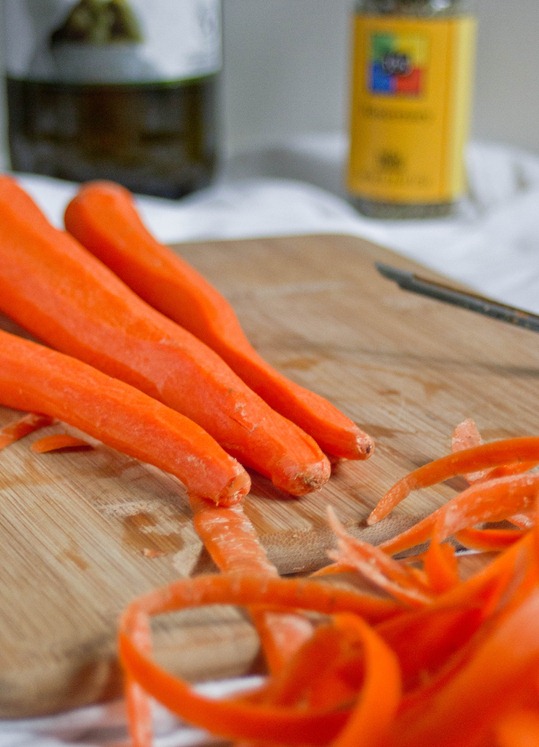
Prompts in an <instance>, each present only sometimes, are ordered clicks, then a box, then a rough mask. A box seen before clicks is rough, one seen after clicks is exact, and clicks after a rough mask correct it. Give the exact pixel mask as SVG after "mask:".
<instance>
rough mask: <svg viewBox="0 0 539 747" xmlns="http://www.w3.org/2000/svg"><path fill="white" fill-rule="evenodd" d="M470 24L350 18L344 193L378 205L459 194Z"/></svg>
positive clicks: (449, 198) (448, 20)
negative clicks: (350, 64)
mask: <svg viewBox="0 0 539 747" xmlns="http://www.w3.org/2000/svg"><path fill="white" fill-rule="evenodd" d="M474 41H475V22H474V19H473V18H471V17H469V16H457V17H452V18H443V19H433V18H431V19H411V18H402V17H400V16H383V17H379V16H356V17H355V20H354V55H353V71H352V97H351V112H350V117H351V123H350V155H349V164H348V188H349V190H350V192H351V193H352V194H355V195H360V196H362V197H365V198H367V199H372V200H375V201H380V202H395V203H397V202H398V203H410V204H411V203H415V204H418V203H425V204H436V203H444V202H452V201H454V200H455V199H456V198H458V197H459V196H460V195H461V194H462V193H463V192H464V189H465V176H464V147H465V144H466V140H467V137H468V124H469V115H470V111H469V110H470V101H471V81H472V69H473V57H474Z"/></svg>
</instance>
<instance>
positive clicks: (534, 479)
mask: <svg viewBox="0 0 539 747" xmlns="http://www.w3.org/2000/svg"><path fill="white" fill-rule="evenodd" d="M538 491H539V475H538V474H531V473H530V474H525V475H508V476H505V477H499V478H496V479H493V480H489V481H488V482H485V483H474V484H472V485H471V486H470V487H468V488H466V490H464V491H462V492H461V493H457V494H456V495H455V496H454V497H453V498H451V499H450V500H449V501H448V502H447V503H445V504H444V505H443V506H441V507H440V508H438V509H436V511H434V512H433V513H432V514H430V515H429V516H427V517H426V518H425V519H422V520H421V521H419V522H418V523H417V524H416V525H415V526H412V527H411V528H410V529H405V530H404V531H403V532H401V533H400V534H398V535H397V536H396V537H393V538H391V539H389V540H386V541H385V542H382V543H381V547H382V548H383V549H384V550H385V551H386V552H389V553H392V554H394V553H397V552H402V551H403V550H407V549H409V548H411V547H414V546H416V545H419V544H420V543H422V542H426V541H427V540H428V539H429V538H430V537H431V536H433V535H434V536H435V537H437V539H438V540H439V541H442V540H443V539H447V538H448V537H450V536H452V535H455V534H456V533H457V532H460V530H463V529H466V528H468V527H473V526H475V525H476V524H480V523H482V522H487V521H489V522H498V521H503V520H504V519H508V518H509V517H510V516H512V515H513V514H516V513H518V512H519V511H523V510H524V511H525V510H526V509H528V508H529V507H530V506H533V505H534V501H535V498H536V495H537V494H538Z"/></svg>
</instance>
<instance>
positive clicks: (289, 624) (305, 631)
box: [191, 496, 312, 672]
mask: <svg viewBox="0 0 539 747" xmlns="http://www.w3.org/2000/svg"><path fill="white" fill-rule="evenodd" d="M191 508H192V509H193V524H194V527H195V530H196V532H197V534H198V536H199V537H200V538H201V540H202V542H203V544H204V547H205V548H206V550H207V551H208V553H209V554H210V556H211V558H212V559H213V561H214V562H215V564H216V565H217V567H218V568H219V570H221V571H223V572H225V573H253V574H257V575H258V574H263V575H268V576H273V577H276V576H278V571H277V568H276V567H275V566H274V565H273V563H271V561H270V559H269V558H268V556H267V553H266V550H265V549H264V547H263V545H262V543H261V542H260V538H259V537H258V534H257V532H256V530H255V528H254V526H253V524H252V523H251V521H250V520H249V518H248V517H247V516H246V514H245V511H244V509H243V505H241V504H236V505H234V506H229V507H226V508H225V507H221V506H219V507H217V506H215V505H213V504H210V503H209V502H208V501H207V500H204V499H201V498H198V497H195V496H192V497H191ZM251 615H252V618H253V621H254V623H255V626H256V628H257V631H258V634H259V637H260V642H261V645H262V649H263V651H264V655H265V659H266V662H267V665H268V668H269V670H270V671H272V672H275V671H278V670H279V669H281V668H282V667H283V665H284V663H285V662H286V661H287V660H288V659H289V658H290V656H292V655H293V653H294V652H295V651H296V649H297V648H298V647H299V646H300V645H301V644H302V643H303V642H304V641H305V640H306V639H307V638H308V637H309V636H310V635H311V634H312V625H311V623H310V622H309V620H307V619H306V618H305V617H303V616H301V615H297V614H294V613H281V612H274V611H269V610H253V611H252V612H251Z"/></svg>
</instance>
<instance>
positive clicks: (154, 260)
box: [65, 182, 373, 459]
mask: <svg viewBox="0 0 539 747" xmlns="http://www.w3.org/2000/svg"><path fill="white" fill-rule="evenodd" d="M65 225H66V228H67V230H68V231H69V232H70V233H71V234H72V235H73V236H75V237H76V238H77V239H78V240H79V241H80V242H81V243H82V244H83V245H84V246H85V247H86V248H87V249H89V250H90V251H91V252H92V253H93V254H95V256H96V257H99V259H100V260H101V261H102V262H104V263H105V264H106V265H108V267H110V268H111V269H112V270H113V271H114V272H115V273H116V274H117V275H119V277H121V278H122V279H123V280H124V281H125V282H126V283H127V284H128V285H129V286H130V287H131V288H133V289H134V291H135V292H136V293H137V294H138V295H139V296H141V297H142V298H143V299H144V300H145V301H147V302H148V303H149V304H151V305H152V306H153V307H155V308H156V309H158V310H159V311H161V312H162V313H163V314H166V315H167V316H168V317H170V318H171V319H173V320H174V321H176V322H178V323H179V324H181V325H182V326H183V327H185V328H186V329H188V330H189V331H190V332H192V333H193V334H194V335H196V336H197V337H198V338H199V339H201V340H203V341H204V342H205V343H206V344H207V345H209V346H210V347H211V348H213V349H214V350H215V351H216V352H217V353H219V355H220V356H221V357H222V358H223V359H224V360H225V361H226V362H227V363H228V364H229V366H230V367H231V368H232V369H233V370H234V371H236V373H237V374H238V375H239V376H240V377H241V378H242V379H243V380H244V381H245V382H246V383H247V384H248V385H249V386H250V387H251V388H252V389H253V390H254V391H256V392H257V393H258V394H259V395H260V396H261V397H262V398H263V399H264V400H266V401H267V402H268V403H269V404H270V405H271V407H273V408H274V409H275V410H277V411H278V412H280V413H281V414H282V415H284V416H285V417H287V418H289V419H290V420H292V421H294V422H295V423H297V424H298V425H299V426H300V427H301V428H302V429H303V430H305V431H306V432H307V433H309V434H310V435H311V436H312V437H313V438H314V439H315V440H316V441H317V442H318V444H319V445H320V447H321V448H322V450H323V451H325V452H326V453H327V454H330V455H332V456H334V457H344V458H349V459H364V458H366V457H368V456H369V455H370V454H371V452H372V449H373V441H372V439H371V438H370V437H369V436H368V435H367V434H366V433H365V432H363V431H362V430H361V429H360V428H358V426H357V425H356V424H355V423H354V422H353V421H352V420H350V418H348V417H347V416H345V415H344V414H343V413H342V412H341V411H340V410H338V409H337V408H336V407H335V406H334V405H332V404H331V403H330V402H328V400H326V399H325V398H323V397H321V396H320V395H318V394H315V393H314V392H312V391H309V390H308V389H306V388H304V387H302V386H300V385H298V384H297V383H295V382H294V381H291V380H290V379H288V378H286V377H285V376H284V375H283V374H281V373H280V372H278V371H277V370H275V368H273V367H272V366H271V365H270V364H269V363H268V362H267V361H265V360H264V359H263V358H262V356H261V355H260V354H259V353H258V352H257V351H256V350H255V349H254V348H253V347H252V345H251V343H250V342H249V340H248V339H247V337H246V335H245V333H244V331H243V329H242V327H241V325H240V322H239V320H238V317H237V315H236V313H235V311H234V309H233V308H232V306H231V304H230V303H229V302H228V300H227V299H225V297H224V296H223V295H222V294H221V293H220V292H219V291H218V290H217V288H215V287H214V286H213V285H212V284H211V283H210V282H209V281H208V280H206V278H204V277H203V276H202V275H201V274H200V273H199V272H197V271H196V270H195V269H194V268H193V267H192V266H191V265H190V264H189V263H188V262H186V261H185V260H183V259H182V258H181V257H179V256H178V255H177V254H175V253H174V252H173V251H172V250H171V249H169V248H168V247H167V246H165V245H163V244H161V243H160V242H158V241H157V239H156V238H155V237H154V236H153V235H152V234H151V233H150V232H149V230H148V229H147V228H146V226H145V225H144V224H143V222H142V219H141V217H140V214H139V213H138V211H137V208H136V205H135V202H134V199H133V196H132V195H131V193H130V192H129V191H128V190H126V189H125V188H124V187H121V186H120V185H117V184H114V183H112V182H93V183H89V184H86V185H83V186H82V188H81V189H80V190H79V191H78V193H77V194H76V196H75V197H74V198H73V199H72V200H71V202H70V203H69V204H68V206H67V209H66V211H65Z"/></svg>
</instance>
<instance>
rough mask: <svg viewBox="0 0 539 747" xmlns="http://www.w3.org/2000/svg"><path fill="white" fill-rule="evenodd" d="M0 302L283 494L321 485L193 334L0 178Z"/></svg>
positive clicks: (306, 443)
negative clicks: (187, 423)
mask: <svg viewBox="0 0 539 747" xmlns="http://www.w3.org/2000/svg"><path fill="white" fill-rule="evenodd" d="M0 261H1V264H2V272H1V273H0V307H1V309H2V310H3V311H4V312H5V313H6V314H8V315H9V316H10V317H12V318H13V319H14V320H15V321H17V322H18V323H19V324H20V325H21V326H23V327H25V328H26V329H28V330H29V331H30V332H32V333H33V334H35V335H36V336H37V337H39V338H40V339H41V340H43V341H45V342H46V343H48V344H49V345H51V346H52V347H55V348H57V349H59V350H61V351H62V352H64V353H68V354H69V355H72V356H74V357H77V358H80V359H81V360H84V361H85V362H86V363H89V364H90V365H93V366H95V367H96V368H99V369H100V370H102V371H103V372H105V373H107V374H109V375H110V376H114V377H116V378H119V379H122V380H124V381H125V382H127V383H128V384H131V385H132V386H135V387H137V388H139V389H141V390H142V391H144V392H145V393H146V394H149V395H150V396H151V397H154V398H157V399H159V400H161V401H162V402H163V403H164V404H166V405H168V406H169V407H172V408H173V409H176V410H178V411H179V412H180V413H182V414H183V415H185V416H186V417H188V418H190V419H191V420H194V421H195V422H196V423H198V425H200V426H201V427H202V428H204V429H205V430H206V431H207V432H208V433H209V434H210V435H212V436H213V438H214V439H215V440H217V441H218V442H219V443H220V444H221V446H222V447H223V448H224V449H225V450H226V451H227V452H228V453H230V454H231V455H232V456H234V457H236V458H237V459H238V460H239V461H240V462H241V463H242V464H243V465H244V466H245V467H251V468H253V469H255V470H258V471H259V472H260V473H261V474H263V475H265V476H266V477H269V478H270V479H271V480H272V481H273V482H274V484H275V485H276V487H278V488H279V489H281V490H283V491H284V492H285V493H288V494H292V495H303V494H304V493H306V492H310V491H312V490H315V489H317V488H319V487H320V486H321V485H323V484H324V483H325V482H326V481H327V479H328V478H329V475H330V464H329V461H328V459H327V457H326V456H325V455H324V454H323V453H322V451H321V450H320V448H319V447H318V445H317V444H316V442H315V441H314V440H313V439H312V438H311V437H309V436H307V434H305V433H304V432H303V431H302V430H301V429H300V428H299V427H298V426H296V425H295V424H293V423H292V422H290V421H289V420H287V419H286V418H283V417H282V416H280V415H279V414H278V413H276V412H275V411H274V410H272V409H271V408H270V407H269V405H267V403H266V402H264V400H262V399H261V398H260V397H259V396H258V395H256V394H255V393H254V392H253V391H252V390H251V389H249V387H247V386H246V385H245V384H244V382H243V381H242V380H241V379H240V378H239V377H238V376H237V375H236V374H234V373H233V372H232V370H231V369H230V368H229V367H228V366H227V365H226V364H225V363H224V362H223V360H222V359H221V358H220V357H219V356H218V355H217V354H216V353H215V352H214V351H213V350H211V349H210V348H208V347H207V346H206V345H204V344H203V343H202V342H200V341H199V340H198V339H197V338H195V337H194V336H193V335H192V334H190V333H189V332H187V331H186V330H184V329H183V328H181V327H180V326H179V325H177V324H175V323H174V322H172V321H171V320H169V319H167V318H166V317H164V316H163V315H162V314H160V313H159V312H158V311H156V310H155V309H153V308H151V307H150V306H149V305H148V304H146V303H145V302H144V301H143V300H142V299H140V298H139V297H138V296H137V295H136V294H135V293H134V292H133V291H131V290H130V289H129V288H128V287H127V286H126V285H125V284H124V283H123V282H122V281H121V280H120V279H119V278H118V277H117V276H116V275H114V273H112V272H111V271H110V270H109V269H108V268H106V267H105V266H104V265H103V264H102V263H101V262H100V261H99V260H98V259H96V258H95V257H93V256H92V255H91V254H90V253H89V252H88V251H87V250H85V249H84V248H83V247H82V246H81V245H80V244H79V243H78V242H77V241H76V240H75V239H74V238H73V237H72V236H70V235H69V234H67V233H65V232H63V231H59V230H57V229H56V228H54V227H53V226H52V225H51V224H49V223H48V222H46V221H45V220H44V217H43V214H42V212H41V211H40V210H39V208H38V207H37V205H36V204H35V202H34V201H33V200H32V199H31V198H30V196H29V195H27V194H26V193H25V192H24V191H23V190H22V189H21V188H20V187H19V186H18V184H17V182H16V181H15V180H14V179H12V178H10V177H8V176H2V177H0Z"/></svg>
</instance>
